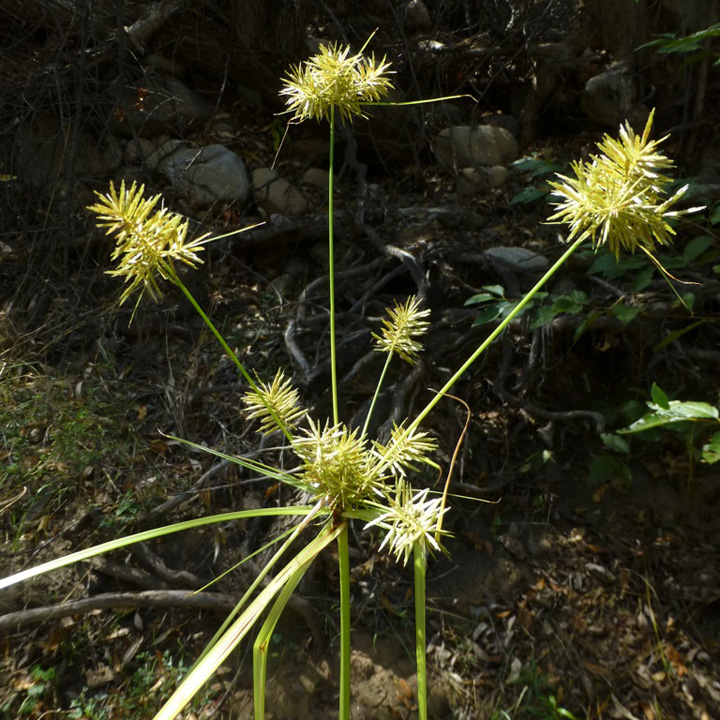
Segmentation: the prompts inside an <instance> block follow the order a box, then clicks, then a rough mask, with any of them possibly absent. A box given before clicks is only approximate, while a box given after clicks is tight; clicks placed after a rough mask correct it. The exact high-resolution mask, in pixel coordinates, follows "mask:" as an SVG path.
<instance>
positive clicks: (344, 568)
mask: <svg viewBox="0 0 720 720" xmlns="http://www.w3.org/2000/svg"><path fill="white" fill-rule="evenodd" d="M337 547H338V571H339V576H340V712H339V715H338V718H339V720H350V545H349V542H348V524H347V522H345V523H344V527H343V529H342V532H341V533H340V534H339V535H338V537H337Z"/></svg>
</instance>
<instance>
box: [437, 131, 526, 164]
mask: <svg viewBox="0 0 720 720" xmlns="http://www.w3.org/2000/svg"><path fill="white" fill-rule="evenodd" d="M433 151H434V153H435V157H436V158H437V160H438V162H439V163H440V164H441V165H443V166H444V167H447V168H453V167H456V168H466V167H471V166H473V165H486V166H489V167H490V166H493V165H505V164H507V163H510V162H512V161H513V160H516V159H517V157H518V155H519V147H518V141H517V140H516V139H515V138H514V136H513V134H512V133H511V132H510V131H509V130H506V129H505V128H500V127H493V126H491V125H477V126H469V125H455V126H453V127H450V128H445V130H442V131H440V133H438V135H437V137H436V138H435V142H434V143H433Z"/></svg>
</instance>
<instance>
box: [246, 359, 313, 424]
mask: <svg viewBox="0 0 720 720" xmlns="http://www.w3.org/2000/svg"><path fill="white" fill-rule="evenodd" d="M244 400H245V406H246V408H247V410H248V413H247V417H248V418H249V419H256V418H257V419H259V420H260V432H261V433H262V434H263V435H268V434H269V433H271V432H274V431H275V430H277V429H278V424H280V425H282V426H284V427H285V429H286V430H288V431H289V432H292V431H293V430H295V427H296V426H297V424H298V422H300V421H301V420H303V419H304V418H305V416H306V415H307V413H306V412H305V410H304V409H303V408H302V407H300V397H299V395H298V391H297V390H296V389H295V388H294V387H293V386H292V383H291V382H290V380H288V379H287V378H286V377H285V374H284V373H283V371H282V370H278V371H277V373H275V377H274V378H273V381H272V383H269V384H268V383H265V382H262V381H259V382H258V383H257V389H256V390H253V391H252V392H249V393H246V395H245V397H244Z"/></svg>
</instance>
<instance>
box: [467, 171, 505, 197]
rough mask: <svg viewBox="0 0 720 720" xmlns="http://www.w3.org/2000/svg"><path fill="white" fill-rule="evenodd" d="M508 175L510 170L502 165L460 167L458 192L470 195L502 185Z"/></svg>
mask: <svg viewBox="0 0 720 720" xmlns="http://www.w3.org/2000/svg"><path fill="white" fill-rule="evenodd" d="M508 177H510V171H509V170H508V169H507V168H506V167H505V166H504V165H493V166H492V167H482V166H480V167H469V168H462V169H460V170H458V192H459V193H460V195H462V196H464V197H472V196H473V195H477V194H478V193H479V192H482V191H483V190H492V189H495V188H499V187H502V186H503V185H504V184H505V183H506V182H507V180H508Z"/></svg>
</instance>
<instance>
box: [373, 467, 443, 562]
mask: <svg viewBox="0 0 720 720" xmlns="http://www.w3.org/2000/svg"><path fill="white" fill-rule="evenodd" d="M428 494H429V490H428V489H427V488H425V489H424V490H419V491H417V492H413V489H412V487H411V485H410V484H409V483H408V482H407V481H406V480H399V481H398V483H397V485H396V486H395V494H394V495H393V496H390V497H389V498H387V510H385V511H384V512H381V513H380V515H379V516H378V517H376V518H375V519H374V520H372V521H371V522H369V523H368V525H367V527H372V526H377V527H380V528H383V529H384V530H385V532H386V534H385V538H384V539H383V541H382V543H381V545H380V549H381V550H382V549H383V548H385V547H387V549H388V551H389V552H390V553H392V554H393V555H395V557H396V558H397V559H398V561H400V562H402V563H403V564H404V565H407V562H408V560H409V559H410V557H411V555H412V553H413V549H414V547H415V545H416V544H420V545H423V546H424V547H425V548H426V549H428V548H429V549H431V550H436V551H442V550H443V547H442V545H441V544H440V540H439V537H440V536H442V535H447V534H448V532H447V531H446V530H442V529H441V522H440V520H441V518H442V516H443V515H444V514H445V513H446V512H447V510H448V508H446V507H444V506H443V501H442V498H441V497H437V498H432V499H428Z"/></svg>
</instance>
